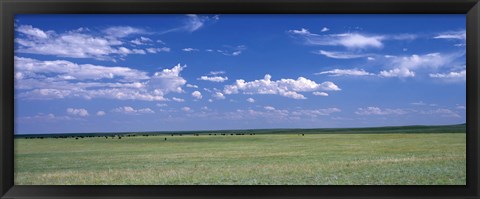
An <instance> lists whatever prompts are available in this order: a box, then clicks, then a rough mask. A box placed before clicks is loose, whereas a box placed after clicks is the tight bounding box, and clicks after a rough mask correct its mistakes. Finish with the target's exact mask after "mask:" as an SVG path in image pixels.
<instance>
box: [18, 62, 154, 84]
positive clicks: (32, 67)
mask: <svg viewBox="0 0 480 199" xmlns="http://www.w3.org/2000/svg"><path fill="white" fill-rule="evenodd" d="M14 59H15V70H16V71H17V73H19V74H23V75H25V76H29V75H33V76H36V75H47V74H52V73H53V74H57V75H58V76H57V77H58V78H60V79H62V78H63V79H70V80H99V79H114V78H120V79H123V80H146V79H149V77H148V76H147V73H146V72H143V71H139V70H135V69H131V68H128V67H119V66H117V67H107V66H99V65H92V64H76V63H73V62H70V61H65V60H56V61H40V60H36V59H31V58H23V57H14Z"/></svg>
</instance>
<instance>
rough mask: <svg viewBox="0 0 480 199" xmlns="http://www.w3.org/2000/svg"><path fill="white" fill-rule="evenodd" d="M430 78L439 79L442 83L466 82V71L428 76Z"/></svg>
mask: <svg viewBox="0 0 480 199" xmlns="http://www.w3.org/2000/svg"><path fill="white" fill-rule="evenodd" d="M429 76H430V77H431V78H436V79H441V80H444V81H466V80H467V71H466V70H462V71H452V72H449V73H434V74H429Z"/></svg>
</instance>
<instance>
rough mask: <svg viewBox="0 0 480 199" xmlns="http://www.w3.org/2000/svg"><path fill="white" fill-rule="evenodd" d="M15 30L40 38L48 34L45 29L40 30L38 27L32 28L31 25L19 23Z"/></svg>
mask: <svg viewBox="0 0 480 199" xmlns="http://www.w3.org/2000/svg"><path fill="white" fill-rule="evenodd" d="M16 31H17V32H20V33H23V34H25V35H27V36H31V37H34V38H40V39H47V38H48V35H47V33H46V32H45V31H43V30H40V29H38V28H34V27H33V26H31V25H21V26H19V27H18V28H16Z"/></svg>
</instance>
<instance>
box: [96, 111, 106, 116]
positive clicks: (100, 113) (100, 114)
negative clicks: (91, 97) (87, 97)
mask: <svg viewBox="0 0 480 199" xmlns="http://www.w3.org/2000/svg"><path fill="white" fill-rule="evenodd" d="M106 114H107V113H105V111H98V112H97V116H104V115H106Z"/></svg>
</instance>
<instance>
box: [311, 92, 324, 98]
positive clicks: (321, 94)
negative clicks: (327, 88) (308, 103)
mask: <svg viewBox="0 0 480 199" xmlns="http://www.w3.org/2000/svg"><path fill="white" fill-rule="evenodd" d="M312 94H313V95H316V96H325V97H326V96H328V93H325V92H318V91H315V92H313V93H312Z"/></svg>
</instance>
